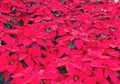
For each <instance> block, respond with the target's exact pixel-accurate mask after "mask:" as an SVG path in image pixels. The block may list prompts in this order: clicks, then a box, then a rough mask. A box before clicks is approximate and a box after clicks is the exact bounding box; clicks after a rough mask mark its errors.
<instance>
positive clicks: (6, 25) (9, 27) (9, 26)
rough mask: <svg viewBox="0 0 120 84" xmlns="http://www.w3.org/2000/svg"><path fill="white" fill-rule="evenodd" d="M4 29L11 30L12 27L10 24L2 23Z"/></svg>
mask: <svg viewBox="0 0 120 84" xmlns="http://www.w3.org/2000/svg"><path fill="white" fill-rule="evenodd" d="M4 28H7V29H12V26H11V24H10V23H4Z"/></svg>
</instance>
